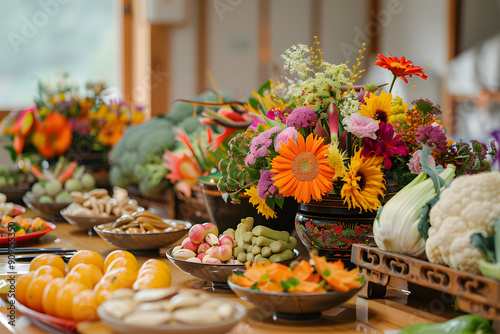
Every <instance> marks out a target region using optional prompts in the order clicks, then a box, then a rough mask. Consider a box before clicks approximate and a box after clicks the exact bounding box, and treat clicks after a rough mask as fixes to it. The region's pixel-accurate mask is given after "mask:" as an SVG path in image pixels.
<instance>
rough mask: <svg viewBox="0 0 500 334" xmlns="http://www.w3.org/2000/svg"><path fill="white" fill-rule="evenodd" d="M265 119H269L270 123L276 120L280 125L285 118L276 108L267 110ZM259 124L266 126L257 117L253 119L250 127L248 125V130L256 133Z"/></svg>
mask: <svg viewBox="0 0 500 334" xmlns="http://www.w3.org/2000/svg"><path fill="white" fill-rule="evenodd" d="M266 118H268V119H270V120H271V121H274V120H276V118H277V119H279V120H280V121H281V122H282V123H285V118H284V117H283V114H282V113H281V111H280V110H279V109H278V108H273V109H271V110H269V111H268V112H267V114H266ZM259 124H266V122H264V121H262V120H261V119H260V118H259V117H255V118H254V119H253V123H252V125H250V126H249V127H248V128H250V129H252V130H255V131H257V126H259Z"/></svg>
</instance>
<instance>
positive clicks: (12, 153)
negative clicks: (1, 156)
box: [3, 145, 17, 162]
mask: <svg viewBox="0 0 500 334" xmlns="http://www.w3.org/2000/svg"><path fill="white" fill-rule="evenodd" d="M3 148H5V150H7V151H8V152H9V153H10V158H11V159H12V161H13V162H16V160H17V152H16V150H14V148H13V147H12V146H7V145H6V146H4V147H3Z"/></svg>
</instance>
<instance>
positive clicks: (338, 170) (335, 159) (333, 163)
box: [327, 142, 347, 181]
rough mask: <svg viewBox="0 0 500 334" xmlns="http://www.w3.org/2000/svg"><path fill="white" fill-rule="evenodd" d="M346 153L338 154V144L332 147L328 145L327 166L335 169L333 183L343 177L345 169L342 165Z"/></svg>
mask: <svg viewBox="0 0 500 334" xmlns="http://www.w3.org/2000/svg"><path fill="white" fill-rule="evenodd" d="M346 153H347V152H345V151H344V152H340V150H339V148H338V142H336V143H335V144H334V145H330V146H329V147H328V156H327V160H328V164H329V165H330V167H332V168H333V169H335V175H334V176H333V181H336V180H337V179H338V178H339V177H344V175H345V172H346V168H345V164H344V160H346V159H347V157H346Z"/></svg>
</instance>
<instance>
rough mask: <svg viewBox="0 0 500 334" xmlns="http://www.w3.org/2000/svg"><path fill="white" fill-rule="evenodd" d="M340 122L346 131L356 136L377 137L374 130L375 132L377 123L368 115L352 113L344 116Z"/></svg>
mask: <svg viewBox="0 0 500 334" xmlns="http://www.w3.org/2000/svg"><path fill="white" fill-rule="evenodd" d="M342 123H343V124H344V126H345V128H346V130H347V131H349V132H351V133H352V134H353V135H355V136H356V137H358V138H371V139H373V140H375V139H377V135H376V134H375V132H377V130H378V128H379V125H378V124H377V122H376V121H375V120H374V119H372V118H370V117H367V116H361V115H360V114H358V113H354V114H352V115H351V116H348V117H346V118H344V120H343V121H342Z"/></svg>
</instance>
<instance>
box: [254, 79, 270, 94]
mask: <svg viewBox="0 0 500 334" xmlns="http://www.w3.org/2000/svg"><path fill="white" fill-rule="evenodd" d="M265 90H271V80H267V81H266V82H265V83H264V84H263V85H262V86H260V88H259V90H258V91H257V93H258V94H259V95H260V96H264V91H265Z"/></svg>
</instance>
